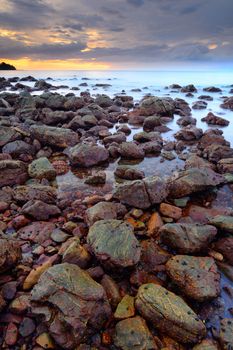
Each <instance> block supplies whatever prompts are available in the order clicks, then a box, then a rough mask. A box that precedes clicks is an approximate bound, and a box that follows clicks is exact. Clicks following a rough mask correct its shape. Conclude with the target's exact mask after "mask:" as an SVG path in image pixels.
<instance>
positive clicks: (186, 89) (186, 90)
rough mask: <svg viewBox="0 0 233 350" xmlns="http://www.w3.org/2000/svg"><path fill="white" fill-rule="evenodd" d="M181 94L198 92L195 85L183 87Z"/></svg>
mask: <svg viewBox="0 0 233 350" xmlns="http://www.w3.org/2000/svg"><path fill="white" fill-rule="evenodd" d="M181 92H197V89H196V88H195V86H194V85H193V84H190V85H186V86H183V87H182V89H181Z"/></svg>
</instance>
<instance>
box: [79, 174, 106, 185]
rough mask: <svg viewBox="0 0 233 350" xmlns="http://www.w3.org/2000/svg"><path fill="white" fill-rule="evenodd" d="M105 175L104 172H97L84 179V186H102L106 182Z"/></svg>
mask: <svg viewBox="0 0 233 350" xmlns="http://www.w3.org/2000/svg"><path fill="white" fill-rule="evenodd" d="M106 177H107V176H106V173H105V172H104V171H98V172H96V173H94V174H92V175H90V176H88V177H87V178H86V179H85V181H84V182H85V184H88V185H104V184H105V182H106Z"/></svg>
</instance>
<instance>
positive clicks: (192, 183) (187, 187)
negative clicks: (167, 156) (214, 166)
mask: <svg viewBox="0 0 233 350" xmlns="http://www.w3.org/2000/svg"><path fill="white" fill-rule="evenodd" d="M224 182H225V179H224V177H223V176H222V175H219V174H217V173H215V172H214V171H213V170H211V169H210V168H201V169H198V168H190V169H188V170H185V171H181V172H180V173H178V174H176V175H175V176H174V177H171V178H170V181H169V195H170V197H172V198H181V197H185V196H188V195H190V194H192V193H195V192H200V191H205V190H207V189H208V188H210V187H215V186H218V185H220V184H222V183H224Z"/></svg>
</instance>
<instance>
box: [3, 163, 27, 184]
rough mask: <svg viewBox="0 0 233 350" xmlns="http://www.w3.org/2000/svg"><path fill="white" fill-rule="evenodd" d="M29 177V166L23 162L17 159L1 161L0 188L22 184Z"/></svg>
mask: <svg viewBox="0 0 233 350" xmlns="http://www.w3.org/2000/svg"><path fill="white" fill-rule="evenodd" d="M27 178H28V174H27V166H26V165H25V164H24V163H23V162H21V161H17V160H1V161H0V188H1V187H3V186H13V185H22V184H24V182H25V181H26V180H27Z"/></svg>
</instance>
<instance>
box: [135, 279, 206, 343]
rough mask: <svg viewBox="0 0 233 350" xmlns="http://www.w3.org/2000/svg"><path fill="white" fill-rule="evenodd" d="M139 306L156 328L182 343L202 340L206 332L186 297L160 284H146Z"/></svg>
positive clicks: (140, 290)
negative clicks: (185, 299)
mask: <svg viewBox="0 0 233 350" xmlns="http://www.w3.org/2000/svg"><path fill="white" fill-rule="evenodd" d="M136 308H137V310H138V311H139V312H140V314H141V315H142V316H143V318H145V319H146V320H148V321H149V322H151V323H152V325H153V326H154V327H155V328H158V330H159V331H161V332H163V333H165V334H167V335H168V336H170V337H171V338H174V339H175V340H177V341H179V342H181V343H198V342H199V341H200V340H201V339H202V338H204V336H205V335H206V328H205V326H204V324H203V323H202V321H201V320H200V319H199V318H198V317H197V315H196V314H195V313H194V312H193V311H192V309H191V308H190V307H189V306H188V305H187V304H186V303H185V302H184V300H183V299H182V298H181V297H179V296H177V295H175V294H174V293H172V292H169V291H168V290H166V289H165V288H163V287H161V286H159V285H156V284H153V283H149V284H144V285H142V286H141V287H140V288H139V290H138V294H137V296H136Z"/></svg>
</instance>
